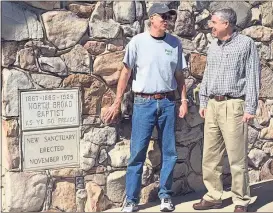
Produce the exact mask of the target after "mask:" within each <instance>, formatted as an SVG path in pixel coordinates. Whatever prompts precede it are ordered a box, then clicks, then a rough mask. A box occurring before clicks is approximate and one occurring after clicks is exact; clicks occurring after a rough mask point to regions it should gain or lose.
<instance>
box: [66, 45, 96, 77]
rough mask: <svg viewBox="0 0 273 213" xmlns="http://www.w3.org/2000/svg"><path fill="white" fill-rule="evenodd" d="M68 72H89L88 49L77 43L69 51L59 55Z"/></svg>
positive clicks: (89, 58) (89, 59)
mask: <svg viewBox="0 0 273 213" xmlns="http://www.w3.org/2000/svg"><path fill="white" fill-rule="evenodd" d="M61 58H62V59H63V60H64V62H65V64H66V66H67V69H68V71H69V72H74V73H87V74H89V73H91V63H92V61H91V57H90V55H89V53H88V51H87V50H86V49H85V48H84V47H83V46H81V45H80V44H77V45H76V46H75V47H74V48H73V49H72V50H71V51H70V52H68V53H65V54H63V55H62V56H61Z"/></svg>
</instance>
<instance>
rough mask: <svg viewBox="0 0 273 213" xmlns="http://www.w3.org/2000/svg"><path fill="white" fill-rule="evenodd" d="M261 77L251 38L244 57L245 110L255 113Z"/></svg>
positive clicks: (256, 53) (258, 61)
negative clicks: (245, 57)
mask: <svg viewBox="0 0 273 213" xmlns="http://www.w3.org/2000/svg"><path fill="white" fill-rule="evenodd" d="M260 79H261V66H260V57H259V54H258V51H257V48H256V45H255V43H254V41H253V40H251V43H250V48H249V52H248V55H247V59H246V90H245V112H246V113H249V114H251V115H255V114H256V109H257V106H258V99H259V90H260Z"/></svg>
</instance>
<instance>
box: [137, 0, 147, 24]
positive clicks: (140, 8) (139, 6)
mask: <svg viewBox="0 0 273 213" xmlns="http://www.w3.org/2000/svg"><path fill="white" fill-rule="evenodd" d="M135 4H136V20H138V21H140V20H142V18H143V16H144V12H145V11H144V10H143V7H144V6H143V3H142V2H141V1H135Z"/></svg>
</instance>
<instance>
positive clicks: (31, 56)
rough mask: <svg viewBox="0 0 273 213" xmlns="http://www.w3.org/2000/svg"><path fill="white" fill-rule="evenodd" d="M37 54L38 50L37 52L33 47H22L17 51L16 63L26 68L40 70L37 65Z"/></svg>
mask: <svg viewBox="0 0 273 213" xmlns="http://www.w3.org/2000/svg"><path fill="white" fill-rule="evenodd" d="M36 55H37V52H35V51H34V50H33V48H31V47H27V48H24V49H21V50H19V51H18V52H17V55H16V62H15V64H14V65H16V66H19V67H20V68H22V69H24V70H29V71H34V72H36V71H38V68H37V66H36Z"/></svg>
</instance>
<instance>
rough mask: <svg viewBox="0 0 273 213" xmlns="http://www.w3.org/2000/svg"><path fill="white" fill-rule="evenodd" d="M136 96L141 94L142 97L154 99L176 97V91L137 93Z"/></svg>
mask: <svg viewBox="0 0 273 213" xmlns="http://www.w3.org/2000/svg"><path fill="white" fill-rule="evenodd" d="M135 95H136V96H140V97H142V98H152V99H156V100H157V99H164V98H174V91H171V92H164V93H151V94H149V93H138V92H136V93H135Z"/></svg>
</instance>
